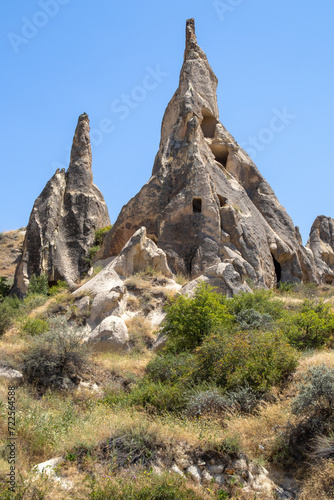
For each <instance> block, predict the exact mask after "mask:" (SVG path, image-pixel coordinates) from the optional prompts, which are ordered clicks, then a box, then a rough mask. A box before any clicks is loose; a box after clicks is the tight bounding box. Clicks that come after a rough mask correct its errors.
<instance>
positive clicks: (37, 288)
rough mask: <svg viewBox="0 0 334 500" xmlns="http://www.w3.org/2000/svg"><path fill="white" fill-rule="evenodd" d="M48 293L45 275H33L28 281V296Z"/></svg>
mask: <svg viewBox="0 0 334 500" xmlns="http://www.w3.org/2000/svg"><path fill="white" fill-rule="evenodd" d="M48 292H49V284H48V277H47V275H46V274H44V273H43V274H40V275H39V276H36V274H33V275H32V276H31V277H30V280H29V285H28V294H38V295H47V294H48Z"/></svg>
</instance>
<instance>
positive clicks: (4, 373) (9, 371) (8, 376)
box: [0, 365, 23, 386]
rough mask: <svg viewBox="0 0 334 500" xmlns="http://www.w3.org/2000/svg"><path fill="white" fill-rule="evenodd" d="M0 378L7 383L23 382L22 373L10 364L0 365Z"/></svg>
mask: <svg viewBox="0 0 334 500" xmlns="http://www.w3.org/2000/svg"><path fill="white" fill-rule="evenodd" d="M0 379H3V380H4V381H6V383H7V385H15V386H19V385H21V384H23V374H22V373H21V372H20V371H18V370H15V369H14V368H11V367H10V366H6V365H3V366H0Z"/></svg>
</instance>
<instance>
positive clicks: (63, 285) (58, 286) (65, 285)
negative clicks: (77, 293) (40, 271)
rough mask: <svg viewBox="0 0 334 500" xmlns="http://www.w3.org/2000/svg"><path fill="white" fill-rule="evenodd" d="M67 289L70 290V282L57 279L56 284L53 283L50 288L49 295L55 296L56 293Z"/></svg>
mask: <svg viewBox="0 0 334 500" xmlns="http://www.w3.org/2000/svg"><path fill="white" fill-rule="evenodd" d="M65 290H68V283H67V282H66V281H60V280H59V281H57V283H56V285H53V286H51V287H50V288H49V293H48V295H49V296H50V297H54V296H55V295H58V293H62V292H64V291H65Z"/></svg>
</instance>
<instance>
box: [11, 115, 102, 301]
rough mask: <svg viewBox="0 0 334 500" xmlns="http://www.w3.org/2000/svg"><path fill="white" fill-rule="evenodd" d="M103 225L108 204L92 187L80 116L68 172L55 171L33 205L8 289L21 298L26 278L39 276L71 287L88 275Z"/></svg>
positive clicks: (88, 150)
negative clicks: (97, 233)
mask: <svg viewBox="0 0 334 500" xmlns="http://www.w3.org/2000/svg"><path fill="white" fill-rule="evenodd" d="M108 225H110V219H109V215H108V209H107V206H106V204H105V201H104V199H103V196H102V194H101V192H100V191H99V190H98V188H97V187H96V186H95V184H94V183H93V173H92V153H91V147H90V138H89V119H88V115H87V114H86V113H84V114H82V115H81V116H79V120H78V124H77V127H76V130H75V134H74V138H73V145H72V150H71V160H70V165H69V167H68V169H67V172H65V169H62V170H61V171H59V169H58V170H57V171H56V173H55V174H54V176H53V177H52V178H51V179H50V180H49V181H48V183H47V184H46V186H45V188H44V189H43V191H42V193H41V194H40V195H39V196H38V198H37V199H36V201H35V203H34V206H33V209H32V212H31V215H30V219H29V223H28V226H27V232H26V235H25V239H24V243H23V252H22V255H21V258H20V260H19V262H18V265H17V268H16V272H15V280H14V286H13V291H14V292H15V293H17V294H18V295H21V296H22V295H24V294H25V293H26V291H27V288H28V284H29V279H30V277H31V276H32V275H33V274H36V275H40V274H41V273H45V274H46V275H47V277H48V281H49V283H50V284H53V283H55V282H56V281H58V280H65V281H67V282H68V283H69V285H70V286H72V287H74V285H75V283H78V282H79V281H80V279H81V278H82V276H83V274H84V273H85V272H87V271H88V264H87V255H88V250H89V248H90V247H91V246H92V245H93V243H94V238H95V231H96V230H97V229H100V228H102V227H105V226H108Z"/></svg>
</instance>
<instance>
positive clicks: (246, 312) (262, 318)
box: [236, 308, 273, 330]
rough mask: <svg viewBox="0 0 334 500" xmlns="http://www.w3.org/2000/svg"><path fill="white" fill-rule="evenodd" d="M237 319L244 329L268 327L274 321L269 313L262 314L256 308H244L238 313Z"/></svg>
mask: <svg viewBox="0 0 334 500" xmlns="http://www.w3.org/2000/svg"><path fill="white" fill-rule="evenodd" d="M236 320H237V322H238V323H239V325H240V328H241V329H242V330H254V329H259V328H263V329H267V328H269V327H270V326H271V324H272V322H273V318H272V316H270V314H268V313H263V314H261V313H260V312H259V311H256V310H255V309H253V308H252V309H242V310H241V311H240V312H239V313H238V314H237V315H236Z"/></svg>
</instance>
